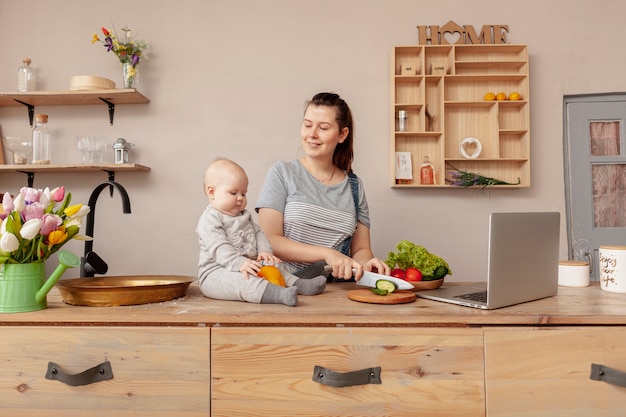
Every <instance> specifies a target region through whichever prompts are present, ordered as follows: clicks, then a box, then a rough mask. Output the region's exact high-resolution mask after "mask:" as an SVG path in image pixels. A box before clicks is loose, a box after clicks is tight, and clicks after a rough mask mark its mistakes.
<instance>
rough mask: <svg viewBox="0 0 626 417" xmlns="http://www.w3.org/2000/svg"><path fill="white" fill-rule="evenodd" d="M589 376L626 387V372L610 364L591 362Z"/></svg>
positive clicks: (595, 379)
mask: <svg viewBox="0 0 626 417" xmlns="http://www.w3.org/2000/svg"><path fill="white" fill-rule="evenodd" d="M589 378H590V379H593V380H594V381H604V382H607V383H609V384H613V385H617V386H620V387H625V388H626V372H622V371H618V370H617V369H613V368H609V367H608V366H604V365H598V364H597V363H592V364H591V375H590V376H589Z"/></svg>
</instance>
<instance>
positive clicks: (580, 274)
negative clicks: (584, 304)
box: [559, 261, 589, 287]
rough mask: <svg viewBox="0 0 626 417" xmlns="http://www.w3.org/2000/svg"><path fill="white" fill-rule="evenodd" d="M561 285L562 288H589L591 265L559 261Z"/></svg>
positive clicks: (580, 262)
mask: <svg viewBox="0 0 626 417" xmlns="http://www.w3.org/2000/svg"><path fill="white" fill-rule="evenodd" d="M559 285H560V286H562V287H586V286H588V285H589V263H588V262H582V261H559Z"/></svg>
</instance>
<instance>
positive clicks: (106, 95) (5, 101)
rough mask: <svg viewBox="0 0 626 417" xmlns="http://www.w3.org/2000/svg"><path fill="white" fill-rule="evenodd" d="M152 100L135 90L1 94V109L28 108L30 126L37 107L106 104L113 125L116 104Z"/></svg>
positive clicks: (141, 102)
mask: <svg viewBox="0 0 626 417" xmlns="http://www.w3.org/2000/svg"><path fill="white" fill-rule="evenodd" d="M149 102H150V100H149V99H148V98H146V97H145V96H144V95H143V94H141V93H140V92H139V91H137V90H135V89H132V88H130V89H117V90H84V91H83V90H81V91H29V92H26V93H17V92H9V93H0V107H18V106H26V107H27V108H28V117H29V121H30V124H31V126H32V124H33V115H34V113H35V107H36V106H87V105H97V104H106V105H107V106H108V108H109V121H110V123H111V125H113V117H114V115H115V105H116V104H147V103H149Z"/></svg>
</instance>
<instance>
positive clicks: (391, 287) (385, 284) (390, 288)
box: [376, 279, 396, 294]
mask: <svg viewBox="0 0 626 417" xmlns="http://www.w3.org/2000/svg"><path fill="white" fill-rule="evenodd" d="M376 288H378V289H379V290H387V293H389V294H391V293H392V292H394V291H395V290H396V284H394V283H393V282H391V281H389V280H386V279H379V280H378V281H376Z"/></svg>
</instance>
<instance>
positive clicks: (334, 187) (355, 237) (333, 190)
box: [256, 93, 390, 280]
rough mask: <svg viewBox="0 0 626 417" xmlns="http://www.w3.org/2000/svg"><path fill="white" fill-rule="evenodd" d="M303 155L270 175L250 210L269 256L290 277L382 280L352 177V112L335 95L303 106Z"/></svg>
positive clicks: (361, 198) (323, 95) (361, 197)
mask: <svg viewBox="0 0 626 417" xmlns="http://www.w3.org/2000/svg"><path fill="white" fill-rule="evenodd" d="M300 136H301V145H302V148H303V150H304V154H305V155H304V156H303V157H302V158H300V159H297V160H293V161H288V162H284V161H279V162H276V163H274V165H272V167H271V168H270V170H269V172H268V174H267V176H266V177H265V182H264V184H263V188H262V189H261V193H260V194H259V195H260V197H259V200H258V202H257V205H256V210H257V212H258V213H259V220H258V223H259V226H261V228H262V229H263V231H264V232H265V234H266V235H267V237H268V238H269V240H270V242H271V244H272V249H273V251H274V253H275V254H276V255H277V256H278V257H280V258H281V259H282V260H283V261H285V262H286V263H287V266H288V267H289V268H290V269H291V271H292V272H293V273H294V274H295V275H298V276H301V277H308V276H315V275H317V274H319V269H320V268H322V267H323V266H324V265H329V266H330V268H331V269H332V276H333V277H335V278H338V279H344V280H345V279H350V278H352V277H353V276H354V278H356V279H357V280H358V279H359V278H360V277H361V276H362V275H363V271H364V270H365V271H375V272H376V271H377V272H379V273H382V274H386V275H388V274H389V272H390V271H389V267H388V266H387V265H386V264H385V263H384V262H383V261H381V260H380V259H377V258H375V257H374V255H373V253H372V249H371V244H370V231H369V227H370V219H369V209H368V206H367V200H366V198H365V192H364V190H363V185H362V183H361V180H360V179H359V178H358V177H357V176H356V175H354V174H353V173H352V159H353V141H354V130H353V126H352V113H351V111H350V108H349V107H348V105H347V104H346V102H345V101H344V100H343V99H341V97H339V96H338V95H337V94H333V93H319V94H317V95H315V96H314V97H313V99H311V101H309V102H308V104H307V106H306V110H305V112H304V120H303V122H302V127H301V130H300Z"/></svg>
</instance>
